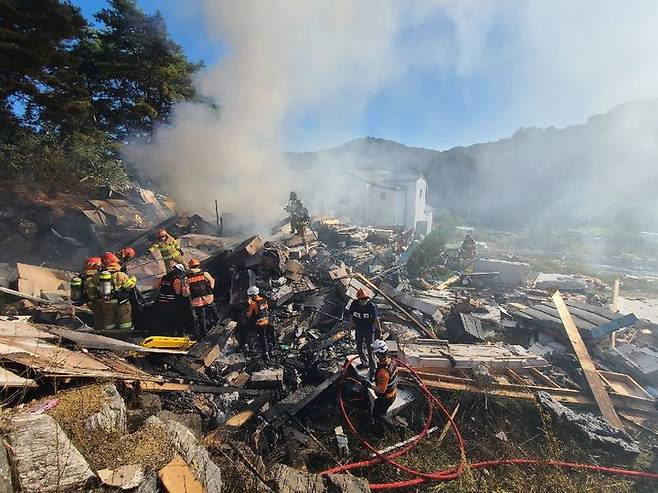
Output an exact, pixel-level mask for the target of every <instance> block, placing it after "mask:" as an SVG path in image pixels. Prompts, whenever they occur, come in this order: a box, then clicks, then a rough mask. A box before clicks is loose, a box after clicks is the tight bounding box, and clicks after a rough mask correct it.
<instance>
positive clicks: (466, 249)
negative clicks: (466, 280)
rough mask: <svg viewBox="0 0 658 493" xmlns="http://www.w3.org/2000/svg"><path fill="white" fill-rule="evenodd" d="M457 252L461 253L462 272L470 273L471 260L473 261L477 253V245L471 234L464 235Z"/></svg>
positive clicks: (471, 267)
mask: <svg viewBox="0 0 658 493" xmlns="http://www.w3.org/2000/svg"><path fill="white" fill-rule="evenodd" d="M459 253H460V255H461V258H462V262H463V263H464V272H465V273H467V274H470V273H471V272H473V262H474V261H475V256H476V255H477V246H476V244H475V240H474V239H473V237H472V236H471V235H466V236H464V241H462V246H461V250H460V252H459Z"/></svg>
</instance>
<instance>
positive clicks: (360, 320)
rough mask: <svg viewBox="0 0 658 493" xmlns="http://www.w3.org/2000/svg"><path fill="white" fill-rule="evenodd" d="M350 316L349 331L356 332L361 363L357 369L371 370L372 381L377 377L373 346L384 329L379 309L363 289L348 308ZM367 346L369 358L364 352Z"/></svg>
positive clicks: (357, 349) (355, 336) (357, 293)
mask: <svg viewBox="0 0 658 493" xmlns="http://www.w3.org/2000/svg"><path fill="white" fill-rule="evenodd" d="M348 311H349V314H350V325H349V330H350V331H351V330H354V338H355V340H356V351H357V354H358V355H359V359H360V360H361V361H360V363H359V364H358V365H357V368H360V369H362V368H368V367H369V368H370V372H369V374H368V376H369V378H370V379H371V380H372V379H373V378H374V377H375V358H374V357H373V355H372V349H371V344H372V343H373V341H374V340H375V339H379V338H381V333H382V327H381V324H380V323H379V317H378V316H377V309H376V308H375V305H374V303H373V302H372V301H371V300H370V297H369V296H368V293H366V292H365V290H364V289H363V288H361V289H359V290H358V291H357V292H356V300H355V301H352V303H351V304H350V307H349V308H348ZM364 345H365V346H366V351H367V356H366V353H365V352H364V350H363V346H364Z"/></svg>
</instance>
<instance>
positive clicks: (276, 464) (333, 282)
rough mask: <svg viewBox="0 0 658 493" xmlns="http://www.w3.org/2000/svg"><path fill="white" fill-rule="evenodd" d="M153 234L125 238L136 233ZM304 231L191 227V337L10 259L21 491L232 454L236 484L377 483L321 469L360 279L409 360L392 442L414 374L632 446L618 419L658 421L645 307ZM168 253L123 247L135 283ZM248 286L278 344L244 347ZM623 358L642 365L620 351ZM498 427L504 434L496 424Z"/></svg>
mask: <svg viewBox="0 0 658 493" xmlns="http://www.w3.org/2000/svg"><path fill="white" fill-rule="evenodd" d="M168 221H173V222H168V223H165V224H166V227H167V228H169V229H171V228H172V227H175V225H176V221H175V220H174V219H171V220H168ZM162 224H163V223H160V224H159V225H157V226H156V227H161V225H162ZM178 232H182V233H184V232H185V230H184V229H181V230H180V231H178ZM316 232H317V233H316ZM150 234H151V233H150V232H149V231H145V232H142V233H141V234H140V235H138V236H136V237H135V238H133V240H132V243H131V245H132V246H134V247H135V248H136V249H137V250H138V252H143V251H144V250H145V248H146V247H147V244H148V241H147V239H148V238H149V235H150ZM307 234H308V237H307V238H306V240H307V244H308V250H309V251H308V254H307V253H306V251H305V247H304V246H303V245H302V241H301V239H300V238H298V237H295V236H291V235H290V234H288V233H287V229H286V227H285V226H283V227H277V228H275V230H274V231H273V234H272V235H271V237H270V238H268V239H267V240H265V239H263V238H261V237H260V236H258V235H253V236H249V237H247V238H231V237H220V236H214V235H212V234H208V231H206V232H205V233H203V232H194V233H189V232H188V233H187V234H183V235H182V236H181V242H182V244H183V246H184V250H185V251H186V254H188V255H193V256H195V257H196V258H200V259H202V265H203V267H204V269H206V270H208V271H209V272H210V273H211V274H212V275H213V276H214V277H215V278H216V279H217V284H216V288H215V291H216V292H215V295H216V296H215V299H216V301H217V306H218V309H219V313H220V315H221V318H220V320H219V321H218V322H217V323H216V325H215V326H214V327H212V329H211V330H210V331H209V332H208V334H207V335H206V336H205V337H204V338H203V339H201V340H199V341H196V343H195V344H194V345H192V346H191V347H190V348H189V349H158V348H150V347H144V346H143V345H141V344H140V341H141V339H142V338H143V337H144V336H145V335H147V334H124V335H122V336H121V337H120V338H118V336H116V335H113V334H99V333H94V332H92V331H89V329H88V327H87V325H88V324H89V313H86V312H85V309H77V308H76V310H72V307H71V306H70V305H69V304H68V303H67V284H66V283H67V275H68V274H67V273H66V272H65V271H51V270H47V269H46V270H42V269H40V268H36V267H34V266H25V265H22V264H18V265H17V266H16V277H15V279H14V278H13V277H11V276H10V277H9V280H11V282H10V283H9V284H8V286H7V287H6V288H3V289H4V291H3V293H4V294H5V295H6V296H8V297H9V299H10V300H14V302H13V303H9V304H7V305H6V307H5V311H4V312H3V313H5V314H6V315H4V316H3V317H1V318H0V359H2V362H3V364H2V373H1V374H0V376H1V377H2V382H3V392H4V394H5V402H6V404H7V406H6V408H5V409H4V413H3V421H4V424H5V426H4V427H3V433H4V436H5V440H6V445H7V447H6V453H5V457H6V460H5V461H4V462H5V463H6V464H7V467H6V468H5V471H9V470H11V476H12V477H10V476H9V475H7V474H5V475H4V476H2V477H0V482H1V481H3V480H4V482H5V483H4V484H6V485H9V486H11V484H12V482H13V484H14V486H16V487H17V488H19V489H21V490H23V491H61V490H66V489H69V490H81V489H83V488H86V487H90V486H94V485H95V486H96V487H99V488H101V489H102V490H103V491H114V490H116V489H117V488H118V489H122V490H133V491H140V492H144V491H166V492H171V493H173V492H179V491H222V487H223V486H224V487H227V485H228V484H229V482H230V481H231V480H230V479H229V477H228V473H227V467H228V466H227V464H229V465H230V468H231V470H232V471H233V472H234V473H235V474H237V475H238V476H239V479H238V480H237V481H238V484H241V485H242V486H243V487H244V490H245V491H251V490H254V491H286V492H302V491H303V492H306V491H317V492H323V491H345V492H348V491H349V492H357V491H369V483H368V480H367V479H366V478H365V477H364V476H362V475H360V474H359V473H358V472H356V471H355V472H354V474H349V473H338V474H319V473H320V472H322V471H323V470H324V469H325V468H328V467H330V466H332V465H333V466H336V465H341V464H344V463H345V462H346V460H348V459H349V458H350V457H358V454H357V452H356V450H357V449H358V448H359V443H358V440H357V439H356V438H355V437H352V436H350V435H349V433H347V428H344V426H345V424H344V423H342V421H341V416H340V415H339V413H337V412H336V410H337V402H338V401H339V400H340V399H342V397H341V391H342V390H341V389H342V385H343V382H344V379H345V376H346V375H353V376H355V377H356V376H357V375H358V370H357V369H356V367H354V365H353V363H352V364H350V361H351V360H352V359H353V358H354V355H355V348H354V343H353V341H352V337H351V335H350V333H349V331H348V330H346V329H347V322H348V320H347V319H346V316H345V308H346V306H347V305H348V304H349V303H350V302H352V301H353V300H355V299H356V292H357V291H358V290H359V289H364V290H366V291H367V292H368V293H370V294H371V295H372V297H373V300H374V302H375V304H376V306H377V309H378V312H379V316H380V319H381V322H382V329H383V335H382V337H383V338H384V339H385V340H386V342H387V344H388V347H389V351H390V352H391V354H393V355H395V356H396V357H397V358H398V359H399V361H400V362H401V364H404V365H405V366H404V368H401V374H402V378H401V381H400V392H399V394H398V397H397V399H396V401H395V403H394V404H393V405H392V406H391V408H390V410H389V416H390V418H391V419H393V420H395V422H394V424H395V426H397V427H398V429H401V430H402V432H403V434H404V435H405V436H406V437H408V438H407V439H406V440H403V441H402V442H400V443H399V444H396V445H395V446H394V447H393V449H391V450H394V449H395V447H398V448H399V447H404V446H405V445H407V444H409V443H411V441H412V440H415V439H416V438H417V436H418V435H416V434H415V433H418V430H417V429H416V424H415V423H414V417H415V416H418V415H420V416H424V415H426V409H425V406H424V404H423V402H424V400H423V391H421V390H419V385H422V388H424V389H428V390H427V391H429V392H438V393H441V395H469V396H473V398H478V397H479V396H484V399H485V401H486V400H487V399H503V400H505V399H507V400H513V401H515V402H519V403H533V402H535V401H537V402H540V403H541V404H540V405H541V406H543V407H544V408H545V409H546V412H547V413H552V414H553V415H554V416H555V419H556V420H558V419H559V420H562V422H564V423H567V424H568V426H573V430H574V434H578V433H582V434H583V436H587V440H588V443H591V444H593V445H592V447H595V448H599V449H606V448H608V449H610V450H614V451H615V453H616V452H619V451H623V453H624V454H627V455H628V456H630V457H636V456H637V455H638V454H639V453H640V449H639V448H638V445H637V443H636V441H635V440H633V439H632V438H631V437H629V436H628V434H627V433H626V432H624V431H623V428H624V427H626V429H627V430H628V429H631V428H634V429H638V430H643V429H649V430H651V429H655V428H653V427H654V426H655V423H656V419H657V418H658V412H657V411H656V400H655V393H656V391H655V388H656V387H658V382H656V380H655V378H656V372H655V366H651V364H648V363H644V362H645V361H646V358H645V356H638V355H637V354H636V353H641V354H642V355H645V354H647V352H645V350H646V351H651V349H650V348H648V347H646V346H643V347H640V346H633V347H634V348H635V350H631V349H630V348H629V347H627V346H629V345H630V344H632V343H630V342H629V343H626V342H625V334H629V333H631V332H633V331H636V330H638V329H637V327H639V325H638V323H639V321H638V319H637V317H635V316H632V315H631V314H627V315H621V314H619V313H616V312H614V311H612V310H609V309H607V308H605V307H603V306H601V305H599V304H596V303H595V302H593V300H595V299H596V298H595V297H592V296H589V294H587V293H585V292H584V291H583V290H582V289H580V285H579V286H577V287H578V289H574V290H573V292H569V293H566V292H565V293H563V295H562V296H563V297H564V298H562V296H560V298H559V299H558V300H554V299H553V297H554V296H555V294H553V288H554V286H551V287H550V288H546V289H542V288H541V287H540V286H537V284H535V285H530V284H529V283H528V281H529V277H530V272H528V271H527V270H526V268H525V267H524V266H520V267H519V266H506V265H504V264H496V263H495V262H490V263H489V264H483V265H481V266H480V269H482V270H479V271H475V272H471V273H469V274H463V273H462V274H459V275H453V276H450V277H449V278H448V279H447V280H445V279H444V280H441V281H432V280H426V279H421V278H409V277H408V276H407V275H406V274H405V273H404V270H403V267H404V266H403V260H402V259H401V256H400V255H399V250H400V245H402V246H403V249H404V248H407V247H411V248H413V244H412V239H411V236H410V234H409V232H408V231H395V230H385V229H381V228H370V227H357V226H351V225H343V224H340V223H338V222H337V221H334V220H326V221H323V222H319V223H316V224H314V225H313V229H312V230H309V231H308V232H307ZM161 264H162V262H159V263H158V262H157V259H156V261H154V259H151V258H149V257H144V258H143V259H138V261H137V262H135V263H134V264H133V265H132V266H130V271H131V273H132V274H134V275H136V276H137V277H138V279H139V283H140V286H142V287H143V289H144V290H145V291H147V292H146V293H145V294H146V295H147V297H148V290H150V289H152V286H153V281H154V279H157V278H158V277H159V276H161V275H162V273H164V265H161ZM494 268H495V269H498V270H499V271H501V273H502V271H503V270H504V269H505V268H509V270H507V271H505V273H504V274H502V275H501V277H502V278H503V279H504V282H497V281H496V282H490V281H492V280H494V281H495V280H496V278H497V277H498V276H499V273H498V270H493V269H494ZM485 269H490V270H485ZM478 278H479V279H480V280H484V281H483V282H482V284H478V282H476V281H477V280H478ZM251 286H257V287H259V288H260V291H261V293H263V294H264V296H265V297H266V298H267V299H268V301H269V303H270V307H271V314H270V316H271V321H272V322H271V323H272V324H273V326H274V327H275V330H276V342H277V350H276V351H275V353H274V357H273V360H272V361H271V362H270V363H266V362H265V361H263V360H262V359H261V358H260V357H259V355H258V354H254V353H248V354H244V352H242V351H241V350H240V348H239V346H238V344H237V341H236V338H235V330H236V326H237V324H238V323H240V318H241V315H242V313H243V311H244V304H245V302H246V290H247V289H248V288H249V287H251ZM559 288H560V290H561V291H562V290H563V289H562V288H564V285H561V286H559ZM558 295H559V293H558ZM552 296H553V297H552ZM15 300H19V301H15ZM559 300H562V301H563V302H564V307H565V308H566V313H565V311H564V310H563V308H562V305H560V304H559V303H558V302H559ZM10 308H11V310H10ZM576 334H577V335H576ZM611 334H616V340H617V342H616V344H614V345H613V344H612V343H611ZM574 341H575V342H574ZM634 342H635V344H638V341H637V340H635V341H634ZM254 345H255V341H254ZM574 353H575V357H574V356H573V354H574ZM634 358H635V360H637V361H640V360H641V361H642V362H643V364H640V363H637V364H636V363H633V364H632V365H630V364H629V363H628V361H633V360H634ZM642 358H645V359H642ZM594 360H596V361H597V364H596V365H595V364H594V363H593V361H594ZM624 362H626V367H625V366H624ZM631 367H632V368H633V371H629V368H631ZM60 388H62V389H64V390H62V391H61V392H57V393H53V392H52V391H53V389H60ZM565 406H568V407H565ZM584 410H590V411H593V413H594V415H592V416H591V417H583V416H587V415H585V414H583V413H582V411H584ZM458 411H459V405H457V406H456V407H455V408H454V410H453V414H452V416H453V418H454V417H455V416H456V415H457V413H458ZM615 417H616V419H615ZM620 419H621V420H623V425H620V423H621V421H619V420H620ZM611 420H614V423H611ZM341 423H342V424H341ZM449 424H450V421H448V422H446V420H445V419H443V421H441V419H437V422H436V423H435V425H434V427H433V428H431V429H430V431H431V432H432V433H433V431H440V430H441V429H443V432H442V433H441V435H440V437H439V443H440V441H441V440H443V439H444V437H445V436H446V435H449V434H450V431H449V429H448V428H449ZM590 425H591V426H590ZM565 426H567V425H565ZM501 433H502V435H501V434H500V433H498V434H496V436H497V437H499V438H497V440H499V441H501V442H504V441H505V440H508V438H507V435H506V434H505V433H504V432H501ZM508 433H510V432H509V431H508ZM455 436H456V433H455ZM53 443H57V444H58V454H52V453H51V450H52V444H53ZM382 450H386V452H388V451H389V449H388V448H387V449H382ZM0 452H1V450H0ZM382 453H384V452H382ZM353 454H357V455H353ZM62 456H66V457H67V461H66V462H65V464H64V465H62V463H61V461H59V459H58V457H62ZM1 457H2V454H0V459H1ZM316 463H318V464H324V466H320V467H318V466H314V464H316ZM220 464H221V466H220ZM222 468H224V469H222ZM232 481H236V480H235V478H234V479H233V480H232Z"/></svg>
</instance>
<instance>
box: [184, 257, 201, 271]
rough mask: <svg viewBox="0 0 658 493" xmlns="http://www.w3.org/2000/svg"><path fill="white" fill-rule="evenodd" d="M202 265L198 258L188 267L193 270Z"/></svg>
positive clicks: (191, 261) (191, 260)
mask: <svg viewBox="0 0 658 493" xmlns="http://www.w3.org/2000/svg"><path fill="white" fill-rule="evenodd" d="M200 265H201V262H199V259H197V258H193V259H190V261H189V262H188V263H187V266H188V267H189V268H190V269H193V268H194V267H199V266H200Z"/></svg>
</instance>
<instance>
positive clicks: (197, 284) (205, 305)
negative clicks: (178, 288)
mask: <svg viewBox="0 0 658 493" xmlns="http://www.w3.org/2000/svg"><path fill="white" fill-rule="evenodd" d="M188 266H189V268H190V270H189V271H188V272H187V275H186V276H185V282H186V283H187V286H188V287H189V292H188V293H187V294H186V295H187V296H189V298H190V305H191V306H192V316H193V318H194V332H195V336H196V337H197V339H201V338H202V337H203V336H205V335H206V332H207V327H208V326H209V325H211V324H213V323H214V322H216V321H217V319H219V316H218V315H217V308H216V307H215V296H214V294H213V290H214V289H215V279H213V277H212V276H211V275H210V274H208V273H207V272H205V271H203V270H202V269H201V262H199V261H198V260H197V259H195V258H193V259H192V260H190V261H189V263H188Z"/></svg>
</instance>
